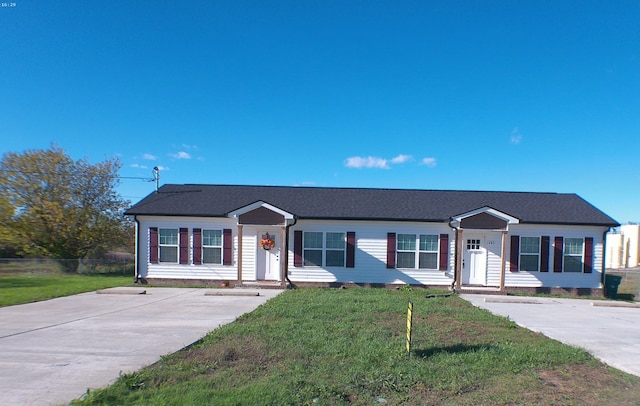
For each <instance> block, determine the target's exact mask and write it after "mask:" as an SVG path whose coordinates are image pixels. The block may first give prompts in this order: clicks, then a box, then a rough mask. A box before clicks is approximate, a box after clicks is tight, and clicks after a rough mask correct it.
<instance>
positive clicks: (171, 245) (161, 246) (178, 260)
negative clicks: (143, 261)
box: [158, 227, 180, 264]
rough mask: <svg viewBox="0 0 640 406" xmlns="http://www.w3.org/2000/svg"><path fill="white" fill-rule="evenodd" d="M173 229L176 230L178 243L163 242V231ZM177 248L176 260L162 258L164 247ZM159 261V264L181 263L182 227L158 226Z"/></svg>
mask: <svg viewBox="0 0 640 406" xmlns="http://www.w3.org/2000/svg"><path fill="white" fill-rule="evenodd" d="M166 230H172V231H175V235H176V243H175V244H166V243H163V242H162V231H166ZM163 247H165V248H175V251H176V260H175V261H163V260H162V248H163ZM158 263H159V264H179V263H180V229H179V228H170V227H165V228H160V227H158Z"/></svg>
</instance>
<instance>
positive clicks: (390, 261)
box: [387, 233, 396, 269]
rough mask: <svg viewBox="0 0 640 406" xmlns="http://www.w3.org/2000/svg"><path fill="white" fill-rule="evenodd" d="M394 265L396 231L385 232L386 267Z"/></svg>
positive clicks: (390, 267) (393, 266)
mask: <svg viewBox="0 0 640 406" xmlns="http://www.w3.org/2000/svg"><path fill="white" fill-rule="evenodd" d="M395 267H396V233H387V269H393V268H395Z"/></svg>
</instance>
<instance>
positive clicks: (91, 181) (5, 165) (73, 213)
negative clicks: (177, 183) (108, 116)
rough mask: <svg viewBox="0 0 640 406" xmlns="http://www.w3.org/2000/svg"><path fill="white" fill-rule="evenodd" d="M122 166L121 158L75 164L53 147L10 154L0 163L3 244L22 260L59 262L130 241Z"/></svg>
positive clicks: (79, 161)
mask: <svg viewBox="0 0 640 406" xmlns="http://www.w3.org/2000/svg"><path fill="white" fill-rule="evenodd" d="M120 167H121V164H120V161H119V160H118V159H107V160H106V161H104V162H100V163H97V164H94V165H92V164H91V163H90V162H89V161H88V160H87V159H86V158H85V159H81V160H78V161H73V160H72V159H71V158H70V157H69V156H67V154H66V153H65V151H64V150H62V149H60V148H59V147H57V146H55V145H52V146H51V148H50V149H48V150H29V151H26V152H24V153H23V154H18V153H13V152H10V153H6V154H5V155H4V156H3V158H2V161H1V163H0V196H2V198H1V200H0V216H1V217H2V220H3V223H2V226H0V227H2V228H1V229H0V242H4V243H5V244H7V245H10V246H13V247H14V248H15V249H16V250H17V252H18V253H19V254H21V255H24V256H47V257H52V258H59V259H70V258H73V259H81V258H86V257H87V255H89V254H90V253H91V252H93V251H96V250H99V249H106V248H110V247H113V246H118V245H121V244H124V243H126V240H127V239H128V238H130V236H129V235H128V231H129V230H130V226H129V224H128V220H127V219H126V218H125V217H124V215H123V212H124V209H125V208H126V207H127V206H128V203H129V202H127V201H125V200H123V199H122V198H121V197H120V196H119V194H118V193H117V192H116V191H115V188H116V186H117V185H118V184H119V178H118V170H119V169H120ZM5 222H6V223H5ZM76 269H77V264H76V265H73V266H72V267H71V269H70V270H71V271H75V270H76Z"/></svg>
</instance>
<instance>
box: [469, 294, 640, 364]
mask: <svg viewBox="0 0 640 406" xmlns="http://www.w3.org/2000/svg"><path fill="white" fill-rule="evenodd" d="M460 297H462V298H463V299H465V300H467V301H469V302H471V303H472V304H474V305H475V306H478V307H481V308H484V309H487V310H489V311H490V312H492V313H494V314H497V315H500V316H505V317H508V318H509V319H510V320H512V321H514V322H515V323H517V324H518V325H520V326H522V327H525V328H528V329H529V330H533V331H536V332H539V333H542V334H544V335H545V336H547V337H550V338H553V339H556V340H558V341H560V342H563V343H565V344H569V345H573V346H576V347H580V348H583V349H585V350H587V351H588V352H589V353H591V354H592V355H594V356H595V357H596V358H598V359H599V360H601V361H602V362H604V363H606V364H608V365H610V366H612V367H614V368H617V369H620V370H622V371H625V372H627V373H630V374H633V375H637V376H640V345H638V343H640V305H638V304H632V303H625V302H616V301H605V300H603V301H600V300H595V301H594V300H584V299H557V298H540V297H519V296H491V295H460Z"/></svg>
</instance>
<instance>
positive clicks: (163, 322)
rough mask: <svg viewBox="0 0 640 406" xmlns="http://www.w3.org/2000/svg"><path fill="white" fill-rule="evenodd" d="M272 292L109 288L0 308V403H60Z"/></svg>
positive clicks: (167, 350)
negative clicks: (99, 291)
mask: <svg viewBox="0 0 640 406" xmlns="http://www.w3.org/2000/svg"><path fill="white" fill-rule="evenodd" d="M142 292H145V293H144V294H141V293H142ZM280 292H281V291H280V290H273V289H263V290H251V291H248V290H237V289H227V290H216V289H181V288H144V287H143V288H114V289H107V290H105V291H102V292H101V293H97V292H92V293H84V294H80V295H75V296H68V297H63V298H59V299H53V300H47V301H44V302H38V303H31V304H26V305H19V306H11V307H4V308H0V404H1V405H3V406H8V405H55V404H66V403H68V402H69V401H71V400H72V399H75V398H78V397H81V396H82V395H83V394H84V393H86V391H87V388H99V387H103V386H106V385H108V384H110V383H112V382H113V381H114V380H115V379H116V378H117V377H118V375H119V374H120V373H121V372H122V373H127V372H132V371H135V370H138V369H140V368H142V367H144V366H147V365H150V364H152V363H154V362H156V361H158V360H159V359H160V356H161V355H166V354H170V353H173V352H175V351H178V350H179V349H181V348H183V347H185V346H187V345H189V344H191V343H193V342H195V341H197V340H198V339H200V338H201V337H202V336H204V335H205V334H206V333H207V332H209V331H211V330H213V329H215V328H216V327H218V326H220V325H223V324H226V323H229V322H231V321H233V320H235V319H236V318H237V317H238V316H240V315H242V314H243V313H246V312H250V311H252V310H254V309H255V308H256V307H257V306H259V305H260V304H262V303H265V302H266V301H267V300H268V299H270V298H272V297H274V296H276V295H277V294H279V293H280ZM219 293H221V294H222V295H218V294H219Z"/></svg>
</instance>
